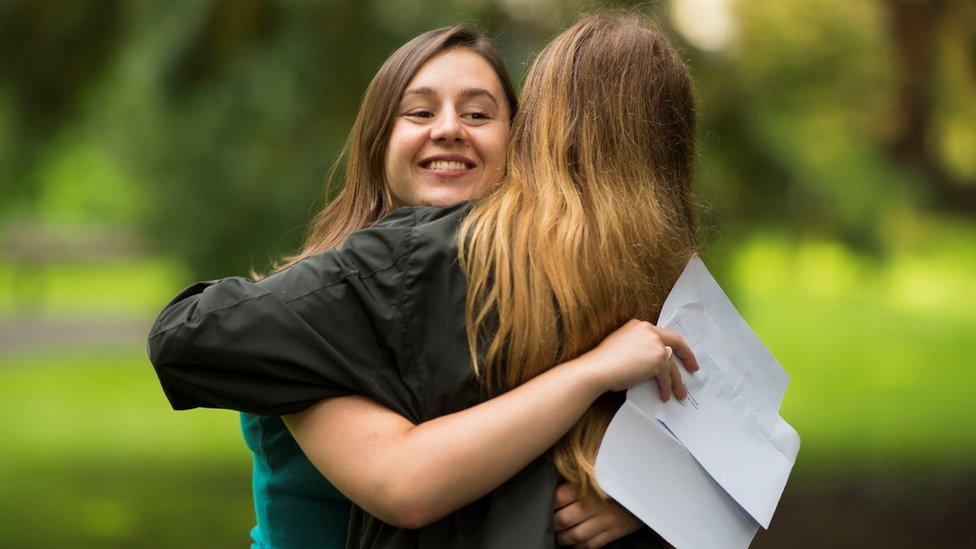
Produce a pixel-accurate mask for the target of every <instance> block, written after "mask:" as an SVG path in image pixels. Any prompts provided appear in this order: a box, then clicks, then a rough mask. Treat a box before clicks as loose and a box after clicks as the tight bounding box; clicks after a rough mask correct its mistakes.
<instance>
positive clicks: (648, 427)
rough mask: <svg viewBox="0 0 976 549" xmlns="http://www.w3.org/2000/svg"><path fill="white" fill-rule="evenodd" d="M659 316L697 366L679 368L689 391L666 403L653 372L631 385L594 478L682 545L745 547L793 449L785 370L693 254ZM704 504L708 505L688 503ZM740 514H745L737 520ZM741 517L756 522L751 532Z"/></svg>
mask: <svg viewBox="0 0 976 549" xmlns="http://www.w3.org/2000/svg"><path fill="white" fill-rule="evenodd" d="M661 318H662V319H665V320H664V322H663V323H659V325H660V326H662V327H666V328H668V329H671V330H673V331H676V332H678V333H679V334H681V335H682V337H684V338H685V340H686V342H687V343H688V344H689V345H690V346H691V348H692V350H693V351H694V352H695V357H696V358H697V359H698V362H699V364H700V366H701V370H699V371H698V372H696V373H695V374H689V373H688V372H687V371H686V370H684V369H682V371H681V373H682V377H683V380H684V382H685V385H686V386H687V387H688V389H689V394H690V395H691V396H690V397H689V398H688V399H685V401H684V402H679V401H677V400H676V399H671V400H670V401H668V402H667V403H662V402H661V401H660V398H659V397H658V396H657V395H658V391H657V386H656V384H655V383H654V382H653V381H651V382H647V383H645V384H642V385H639V386H636V387H633V388H631V389H630V390H629V391H628V393H627V402H626V403H625V404H624V406H623V407H622V408H621V410H620V411H619V412H618V414H617V416H615V418H614V422H613V423H611V427H612V428H611V429H608V431H607V434H606V435H605V436H604V440H603V443H602V444H601V447H600V453H599V455H598V457H597V478H598V481H599V482H600V483H601V485H602V486H603V488H604V490H606V491H607V493H608V494H609V495H611V496H612V497H614V498H615V499H617V500H618V501H620V502H621V504H622V505H624V506H625V507H627V508H628V509H629V510H630V511H631V512H633V513H634V514H635V515H637V516H638V517H639V518H641V520H643V521H644V522H646V523H647V524H648V525H650V526H651V527H652V528H654V529H655V530H657V531H658V533H660V534H661V535H662V536H664V538H665V539H666V540H668V541H669V542H670V543H672V544H674V545H676V546H678V547H683V546H689V547H697V546H711V547H742V546H746V545H748V543H749V541H750V540H751V539H752V536H753V535H754V534H755V528H758V526H759V525H762V526H763V527H768V526H769V522H770V520H771V518H772V515H773V512H774V511H775V509H776V505H777V504H778V502H779V499H780V497H781V495H782V492H783V488H784V487H785V485H786V481H787V479H788V477H789V474H790V472H791V470H792V467H793V463H794V462H795V460H796V454H797V451H798V449H799V436H798V435H797V433H796V431H794V430H793V428H792V427H790V426H789V425H788V424H787V423H786V422H785V421H783V419H782V418H781V417H780V416H779V406H780V403H781V402H782V399H783V395H784V393H785V390H786V385H787V383H788V381H789V377H788V376H787V375H786V372H785V371H784V370H783V369H782V368H781V367H780V365H779V364H778V363H777V362H776V360H775V359H774V358H773V356H772V354H770V353H769V351H768V350H767V349H766V347H765V346H764V345H763V344H762V342H761V341H760V340H759V338H758V337H757V336H756V335H755V333H754V332H753V331H752V329H751V328H749V326H748V325H747V324H746V322H745V321H744V320H743V319H742V317H741V316H740V315H739V314H738V312H736V310H735V308H734V306H733V305H732V303H731V301H729V299H728V297H727V296H726V295H725V293H724V292H723V291H722V290H721V288H720V287H719V286H718V284H717V283H716V282H715V280H714V279H713V278H712V276H711V274H710V273H709V272H708V270H707V269H706V268H705V265H704V264H703V263H702V262H701V260H700V259H698V258H694V259H692V261H691V262H689V264H688V266H687V267H686V268H685V270H684V272H683V273H682V275H681V277H680V278H679V280H678V282H677V283H676V284H675V287H674V289H673V290H672V291H671V293H670V295H669V296H668V298H667V300H666V301H665V304H664V307H663V308H662V311H661ZM618 416H619V417H620V420H619V421H618V419H617V417H618ZM662 435H666V436H662ZM677 449H680V450H681V452H679V451H677ZM647 464H653V468H649V467H650V466H649V465H647ZM693 471H697V474H698V475H699V476H702V475H703V476H704V478H707V479H708V481H709V484H708V485H709V486H711V490H710V491H709V490H704V489H703V488H702V486H703V482H702V481H701V478H698V477H696V476H695V474H693V473H692V472H693ZM605 479H606V480H608V481H609V482H610V484H609V485H603V482H604V480H605ZM662 487H663V488H664V489H662ZM716 491H717V494H718V495H720V496H721V497H718V495H716ZM621 498H623V499H621ZM700 508H701V509H708V510H709V514H702V513H698V512H697V511H696V512H692V510H697V509H700ZM718 508H722V509H724V510H725V511H724V514H722V513H720V512H718V511H716V509H718ZM738 515H743V516H745V517H746V518H748V520H747V521H744V522H741V521H740V522H736V521H735V520H733V518H734V517H735V516H738ZM702 521H705V522H706V523H708V527H707V528H704V530H703V526H702V524H701V523H702ZM745 524H749V525H750V526H749V528H753V529H752V530H751V533H750V534H749V535H748V536H746V535H745V534H744V532H746V531H747V530H748V528H746V526H745ZM696 532H697V533H696ZM702 532H706V533H702ZM708 532H713V533H714V534H715V535H714V539H713V538H712V537H708V536H711V534H707V533H708ZM706 534H707V535H706ZM701 536H706V537H705V538H702V537H701ZM722 540H725V541H724V542H723V541H722Z"/></svg>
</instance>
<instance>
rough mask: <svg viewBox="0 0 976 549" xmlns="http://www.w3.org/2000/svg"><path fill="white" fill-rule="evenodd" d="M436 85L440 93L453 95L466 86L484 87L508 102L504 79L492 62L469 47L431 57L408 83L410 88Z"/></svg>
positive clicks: (452, 49) (502, 101) (497, 99)
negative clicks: (496, 71) (500, 77)
mask: <svg viewBox="0 0 976 549" xmlns="http://www.w3.org/2000/svg"><path fill="white" fill-rule="evenodd" d="M420 87H424V88H432V89H433V90H435V91H436V92H437V93H438V94H439V95H453V94H455V93H458V92H460V91H461V90H464V89H470V88H483V89H486V90H488V91H489V92H491V93H492V95H494V96H495V99H496V101H498V102H499V104H501V103H505V93H504V91H503V90H502V83H501V80H500V79H499V78H498V75H497V74H496V73H495V69H493V68H492V66H491V64H490V63H488V61H487V60H486V59H485V58H484V57H482V56H481V54H479V53H476V52H474V51H472V50H470V49H468V48H451V49H449V50H446V51H442V52H440V53H438V54H437V55H435V56H434V57H431V58H430V59H429V60H428V61H427V62H426V63H424V64H423V65H421V67H420V70H418V71H417V74H415V75H414V76H413V78H412V79H411V80H410V82H409V83H408V84H407V88H406V89H408V90H409V89H410V88H420Z"/></svg>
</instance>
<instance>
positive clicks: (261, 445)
mask: <svg viewBox="0 0 976 549" xmlns="http://www.w3.org/2000/svg"><path fill="white" fill-rule="evenodd" d="M241 431H242V432H243V434H244V441H245V442H246V443H247V447H248V448H250V449H251V455H252V458H253V461H254V468H253V478H252V489H253V491H254V514H255V516H256V517H257V525H256V526H255V527H254V528H253V529H252V530H251V540H252V544H251V548H252V549H271V548H273V549H292V548H309V547H311V548H317V549H319V548H320V549H340V548H342V547H345V546H346V535H347V531H348V528H349V509H350V505H351V504H350V503H349V500H348V499H346V497H345V496H343V495H342V494H341V493H340V492H339V491H338V490H337V489H336V488H335V486H333V485H332V484H331V483H330V482H329V481H327V480H326V479H325V477H324V476H322V474H321V473H320V472H319V471H318V469H316V468H315V466H314V465H312V463H311V462H310V461H309V460H308V458H307V457H305V454H304V453H303V452H302V450H301V448H299V446H298V443H296V442H295V439H294V438H292V436H291V433H289V432H288V429H287V428H286V427H285V424H284V422H282V421H281V418H279V417H276V416H257V415H252V414H243V413H242V414H241Z"/></svg>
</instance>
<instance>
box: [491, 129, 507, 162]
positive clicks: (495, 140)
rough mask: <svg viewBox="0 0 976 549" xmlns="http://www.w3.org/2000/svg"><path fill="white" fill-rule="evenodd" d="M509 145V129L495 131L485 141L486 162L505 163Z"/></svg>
mask: <svg viewBox="0 0 976 549" xmlns="http://www.w3.org/2000/svg"><path fill="white" fill-rule="evenodd" d="M507 145H508V131H507V130H506V131H503V132H494V133H493V134H492V135H491V136H490V139H488V140H487V141H486V142H485V156H486V157H487V158H485V163H486V164H491V165H493V166H496V167H497V166H501V165H502V164H504V163H505V149H506V147H507Z"/></svg>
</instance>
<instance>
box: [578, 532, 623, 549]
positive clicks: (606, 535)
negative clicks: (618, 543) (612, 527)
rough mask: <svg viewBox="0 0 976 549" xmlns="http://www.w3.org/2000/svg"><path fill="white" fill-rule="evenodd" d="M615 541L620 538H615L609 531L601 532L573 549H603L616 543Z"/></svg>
mask: <svg viewBox="0 0 976 549" xmlns="http://www.w3.org/2000/svg"><path fill="white" fill-rule="evenodd" d="M615 539H618V538H616V537H614V535H613V534H612V533H611V532H610V531H608V530H607V531H603V532H600V533H599V534H597V535H595V536H593V537H592V538H590V539H588V540H586V541H584V542H583V543H577V544H576V545H574V546H573V549H597V548H599V547H603V546H604V545H606V544H608V543H610V542H611V541H614V540H615Z"/></svg>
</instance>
